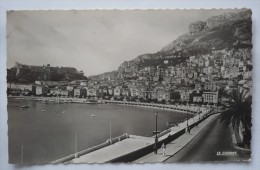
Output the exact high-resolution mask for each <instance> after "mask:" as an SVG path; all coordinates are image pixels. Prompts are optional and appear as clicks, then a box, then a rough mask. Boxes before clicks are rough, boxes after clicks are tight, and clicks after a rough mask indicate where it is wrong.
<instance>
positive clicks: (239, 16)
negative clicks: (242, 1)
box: [206, 10, 252, 28]
mask: <svg viewBox="0 0 260 170" xmlns="http://www.w3.org/2000/svg"><path fill="white" fill-rule="evenodd" d="M251 15H252V13H251V11H249V10H247V11H242V12H239V13H225V14H223V15H218V16H213V17H210V18H208V19H207V21H206V25H207V27H209V28H214V27H219V26H221V25H224V24H228V23H230V22H235V21H239V20H247V19H250V18H251Z"/></svg>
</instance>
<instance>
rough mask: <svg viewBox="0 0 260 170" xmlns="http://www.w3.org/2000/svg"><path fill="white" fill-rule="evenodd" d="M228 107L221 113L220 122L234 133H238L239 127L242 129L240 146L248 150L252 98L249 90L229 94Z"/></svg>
mask: <svg viewBox="0 0 260 170" xmlns="http://www.w3.org/2000/svg"><path fill="white" fill-rule="evenodd" d="M230 95H231V103H230V107H229V108H228V109H227V110H225V111H224V112H222V113H221V121H223V122H225V124H226V125H231V127H232V128H233V129H234V131H236V132H239V131H240V129H239V127H241V126H242V127H243V129H244V131H243V132H242V133H243V141H242V145H243V146H244V147H246V148H250V144H251V127H252V122H251V120H252V108H251V105H252V96H251V95H250V94H249V90H243V91H241V92H238V91H237V90H236V91H232V92H231V94H230Z"/></svg>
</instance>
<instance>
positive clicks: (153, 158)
mask: <svg viewBox="0 0 260 170" xmlns="http://www.w3.org/2000/svg"><path fill="white" fill-rule="evenodd" d="M217 116H218V115H212V116H210V117H208V118H207V119H206V120H204V121H203V122H201V123H200V124H199V125H198V126H196V127H194V128H193V129H192V130H191V132H190V133H186V134H184V135H182V136H180V137H179V138H177V139H176V140H174V141H172V142H171V143H169V144H167V145H166V152H165V156H163V150H162V149H159V150H158V153H157V154H154V153H150V154H148V155H145V156H144V157H141V158H139V159H137V160H135V161H134V162H135V163H148V162H149V163H154V162H164V161H166V160H167V159H169V158H170V157H171V156H173V155H174V154H176V153H177V152H179V151H180V150H181V149H182V148H184V147H185V146H186V145H187V144H188V143H189V142H190V141H191V140H192V139H193V138H194V137H195V136H196V135H198V134H199V133H200V132H201V131H202V130H203V129H204V128H205V127H206V126H207V125H209V124H210V123H212V122H213V121H214V120H215V119H216V118H217Z"/></svg>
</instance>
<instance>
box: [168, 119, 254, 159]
mask: <svg viewBox="0 0 260 170" xmlns="http://www.w3.org/2000/svg"><path fill="white" fill-rule="evenodd" d="M249 158H250V155H249V154H246V153H244V152H241V151H238V150H236V149H235V148H234V147H233V144H232V138H231V132H230V129H229V128H228V127H226V126H224V124H223V123H222V122H220V121H219V119H216V120H214V122H213V123H212V124H210V125H209V126H207V127H205V129H203V130H202V131H201V132H200V134H198V135H197V136H196V137H195V138H194V139H193V140H192V141H191V142H190V143H189V144H188V145H187V146H185V147H184V148H183V149H182V150H180V151H179V152H178V153H177V154H175V155H174V156H173V157H170V158H169V159H167V160H166V161H165V162H204V161H207V162H208V161H241V160H248V159H249Z"/></svg>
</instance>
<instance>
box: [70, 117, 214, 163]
mask: <svg viewBox="0 0 260 170" xmlns="http://www.w3.org/2000/svg"><path fill="white" fill-rule="evenodd" d="M204 115H205V113H202V114H201V115H200V116H201V117H202V116H204ZM214 117H216V115H213V116H210V117H208V118H206V119H205V120H204V121H202V122H201V123H200V124H199V126H198V127H194V128H193V129H192V130H191V133H190V134H189V135H187V134H184V135H182V136H180V137H178V138H177V139H176V140H174V141H173V142H174V143H180V147H184V146H185V145H183V146H182V144H183V143H185V142H187V141H190V140H191V139H192V138H193V137H195V135H196V134H195V132H197V131H200V129H202V127H204V126H206V125H207V124H208V122H209V121H211V120H212V119H213V118H214ZM198 120H199V115H196V116H194V117H193V118H190V119H189V120H188V124H189V125H191V124H193V123H194V122H196V121H198ZM186 124H187V121H183V122H182V123H180V124H179V126H176V127H172V128H170V132H169V133H166V134H165V135H162V136H160V137H159V138H158V141H162V140H164V139H166V138H167V137H168V136H169V135H173V134H175V133H177V132H179V131H181V130H183V129H186V127H187V125H186ZM203 125H204V126H203ZM154 140H155V138H154V136H153V137H143V136H135V135H129V138H127V139H124V140H122V141H120V142H117V143H114V144H112V145H109V146H106V147H104V148H102V149H99V150H96V151H93V152H90V153H88V154H85V155H82V156H80V157H78V158H74V159H72V160H71V161H69V162H67V163H105V162H110V161H113V160H115V159H118V158H121V157H124V156H126V155H131V154H132V155H135V152H140V151H142V150H143V149H144V148H146V147H152V146H153V145H154ZM170 145H171V144H168V145H167V149H166V150H167V151H166V154H171V153H173V152H169V151H170V150H172V149H170V148H168V147H169V146H170ZM180 147H179V146H178V149H180ZM173 148H174V149H175V147H173ZM175 150H176V149H175ZM168 152H169V153H168ZM176 152H177V151H176ZM176 152H175V153H176ZM143 153H144V152H143ZM149 153H150V152H148V155H154V154H153V153H152V154H149ZM158 153H162V152H161V151H160V150H159V152H158ZM148 155H146V156H148ZM146 156H144V157H142V158H144V162H145V161H146V159H148V161H151V162H153V160H154V162H157V161H158V160H157V159H158V158H160V159H159V160H160V161H161V160H162V161H163V160H164V159H165V158H166V157H163V156H162V155H160V154H158V155H154V156H155V158H153V157H154V156H148V157H146ZM150 157H151V158H150ZM132 158H134V156H133V157H132ZM142 158H141V159H140V161H141V162H142ZM138 160H139V159H138ZM131 161H132V160H131Z"/></svg>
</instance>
